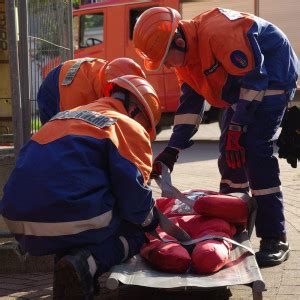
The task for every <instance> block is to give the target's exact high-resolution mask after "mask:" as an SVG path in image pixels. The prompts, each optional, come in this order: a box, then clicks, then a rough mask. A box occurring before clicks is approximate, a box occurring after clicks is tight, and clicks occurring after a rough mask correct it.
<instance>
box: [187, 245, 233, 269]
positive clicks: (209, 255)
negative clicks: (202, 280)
mask: <svg viewBox="0 0 300 300" xmlns="http://www.w3.org/2000/svg"><path fill="white" fill-rule="evenodd" d="M230 249H231V244H230V245H229V243H227V242H226V241H219V240H207V241H203V242H200V243H198V244H197V245H196V247H195V248H194V250H193V253H192V266H193V269H194V271H195V272H196V273H198V274H211V273H215V272H217V271H219V270H220V269H222V268H223V267H224V265H225V264H226V263H227V262H228V259H229V255H230Z"/></svg>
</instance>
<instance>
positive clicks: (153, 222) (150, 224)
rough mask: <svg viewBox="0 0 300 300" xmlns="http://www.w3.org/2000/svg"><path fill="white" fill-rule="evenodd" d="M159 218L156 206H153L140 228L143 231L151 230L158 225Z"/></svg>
mask: <svg viewBox="0 0 300 300" xmlns="http://www.w3.org/2000/svg"><path fill="white" fill-rule="evenodd" d="M158 223H159V219H158V214H157V208H156V207H155V206H154V207H153V208H152V210H151V211H150V213H149V214H148V216H147V218H146V220H145V221H144V222H143V224H142V229H143V231H144V232H152V231H154V230H155V229H156V227H157V226H158Z"/></svg>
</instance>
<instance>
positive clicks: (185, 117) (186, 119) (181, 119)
mask: <svg viewBox="0 0 300 300" xmlns="http://www.w3.org/2000/svg"><path fill="white" fill-rule="evenodd" d="M201 120H202V118H201V116H200V115H197V114H182V115H176V116H175V118H174V126H175V125H181V124H188V125H199V124H200V123H201Z"/></svg>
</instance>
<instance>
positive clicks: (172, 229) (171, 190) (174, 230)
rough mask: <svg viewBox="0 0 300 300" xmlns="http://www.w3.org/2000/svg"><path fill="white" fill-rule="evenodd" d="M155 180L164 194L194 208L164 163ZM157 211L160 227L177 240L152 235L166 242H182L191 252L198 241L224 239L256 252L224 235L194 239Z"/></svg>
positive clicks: (252, 252) (153, 233)
mask: <svg viewBox="0 0 300 300" xmlns="http://www.w3.org/2000/svg"><path fill="white" fill-rule="evenodd" d="M163 179H164V180H163ZM155 181H156V183H157V185H158V186H159V187H160V188H161V190H162V196H165V197H170V198H176V199H178V200H180V201H181V202H183V203H184V204H186V205H188V206H189V207H191V208H193V205H194V202H193V201H192V200H191V199H189V198H188V197H187V196H186V195H184V194H183V193H181V192H180V191H179V190H178V189H176V188H175V187H174V186H173V185H172V183H171V175H170V173H169V170H168V168H167V166H165V165H164V164H162V176H159V177H157V178H155ZM157 213H158V219H159V225H160V228H161V229H162V230H164V231H165V232H166V233H167V234H169V235H170V236H172V237H174V238H175V240H167V239H163V238H161V237H160V236H159V234H158V233H157V232H156V231H155V230H154V231H152V232H151V235H153V236H154V237H156V238H158V239H159V240H161V241H162V242H164V243H180V244H181V245H182V246H183V247H184V248H186V249H187V250H188V251H189V252H191V251H192V250H193V249H194V247H195V244H196V243H199V242H202V241H207V240H223V241H227V242H229V243H231V244H233V245H235V246H238V247H241V248H243V249H245V250H247V251H248V252H250V253H251V254H253V255H254V254H255V253H254V251H253V250H252V249H251V248H250V247H247V246H245V245H243V244H240V243H238V242H236V241H235V240H233V239H230V238H227V237H224V236H218V235H206V236H203V237H201V238H198V239H192V238H191V237H190V235H189V234H188V233H187V232H186V231H185V230H183V229H182V228H181V227H179V226H177V225H176V224H174V223H173V222H172V221H170V220H169V219H168V218H167V217H166V216H165V215H164V214H163V213H162V212H161V211H160V210H159V209H157Z"/></svg>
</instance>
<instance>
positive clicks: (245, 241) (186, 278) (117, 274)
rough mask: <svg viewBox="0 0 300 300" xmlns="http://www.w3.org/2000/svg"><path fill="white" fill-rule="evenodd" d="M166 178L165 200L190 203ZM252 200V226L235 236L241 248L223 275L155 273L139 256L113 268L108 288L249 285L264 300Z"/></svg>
mask: <svg viewBox="0 0 300 300" xmlns="http://www.w3.org/2000/svg"><path fill="white" fill-rule="evenodd" d="M164 172H165V171H164ZM164 172H163V173H164ZM162 178H164V180H161V181H157V183H158V185H159V186H160V188H161V189H162V194H163V195H164V196H167V197H174V196H176V197H177V199H180V200H181V201H183V202H184V201H187V202H188V201H189V199H188V198H187V197H185V195H184V193H181V192H180V191H179V190H177V189H176V188H175V187H173V186H172V184H171V180H170V176H169V174H167V175H165V176H163V177H162ZM184 198H186V199H184ZM248 200H249V201H248V202H249V211H250V217H249V220H250V222H249V224H248V227H247V229H246V230H244V231H242V232H240V233H238V234H237V235H236V236H234V241H236V242H237V243H239V244H240V246H237V245H234V247H233V249H232V251H231V254H230V261H229V262H228V263H227V264H226V265H225V266H224V267H223V268H222V269H221V270H220V271H218V272H216V273H213V274H210V275H199V274H194V273H191V272H187V273H185V274H171V273H167V272H161V271H158V270H155V269H153V268H152V267H151V266H150V265H149V264H148V263H147V261H145V260H144V259H143V258H142V257H141V256H140V255H136V256H134V257H133V258H131V259H130V260H128V261H127V262H125V263H123V264H120V265H116V266H114V267H113V268H112V270H111V274H110V276H109V277H108V278H107V280H106V287H107V288H108V289H110V290H116V289H117V288H118V287H119V285H120V284H121V285H128V286H129V285H131V286H141V287H148V288H156V289H170V290H171V289H176V290H178V289H183V290H187V289H193V290H194V289H196V290H198V289H199V291H201V290H211V289H220V288H222V287H223V288H228V287H230V286H234V285H247V286H249V287H251V288H252V295H253V299H255V300H259V299H262V298H263V294H262V293H263V291H265V283H264V281H263V278H262V275H261V273H260V269H259V267H258V265H257V262H256V259H255V255H253V253H254V252H253V250H252V247H251V244H250V240H249V237H250V235H251V232H252V229H253V224H254V219H255V213H256V209H255V203H254V202H253V199H251V198H250V197H249V199H248ZM247 249H248V250H247Z"/></svg>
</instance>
